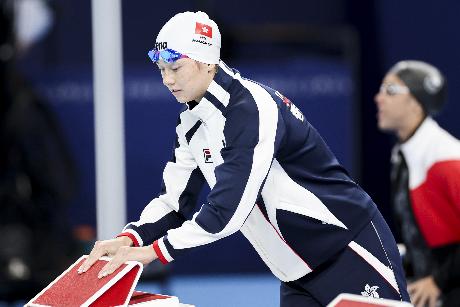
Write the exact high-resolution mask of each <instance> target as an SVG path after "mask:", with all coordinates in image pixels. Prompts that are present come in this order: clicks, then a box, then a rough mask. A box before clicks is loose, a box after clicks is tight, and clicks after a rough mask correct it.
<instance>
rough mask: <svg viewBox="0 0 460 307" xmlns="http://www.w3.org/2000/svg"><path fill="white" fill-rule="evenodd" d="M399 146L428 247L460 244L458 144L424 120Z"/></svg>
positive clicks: (459, 161)
mask: <svg viewBox="0 0 460 307" xmlns="http://www.w3.org/2000/svg"><path fill="white" fill-rule="evenodd" d="M399 146H400V149H401V151H402V153H403V154H404V157H405V159H406V163H407V167H408V170H409V191H410V199H411V206H412V210H413V213H414V217H415V219H416V221H417V224H418V225H419V228H420V231H421V232H422V235H423V237H424V238H425V241H426V242H427V245H428V246H429V247H430V248H437V247H441V246H444V245H448V244H453V243H460V141H459V140H457V139H456V138H454V137H453V136H452V135H450V134H449V133H448V132H447V131H445V130H444V129H442V128H441V127H440V126H439V125H438V124H437V123H436V122H435V121H434V120H433V119H432V118H430V117H427V118H426V119H425V121H424V122H423V123H422V124H421V126H420V127H419V128H418V129H417V131H416V132H415V134H414V135H413V136H412V137H411V138H410V139H409V140H408V141H406V142H405V143H403V144H401V145H399Z"/></svg>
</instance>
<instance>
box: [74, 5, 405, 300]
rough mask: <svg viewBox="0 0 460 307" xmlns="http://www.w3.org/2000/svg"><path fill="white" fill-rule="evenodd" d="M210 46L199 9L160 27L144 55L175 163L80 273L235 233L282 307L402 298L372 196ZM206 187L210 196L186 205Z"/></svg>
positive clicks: (304, 125)
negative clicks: (170, 109)
mask: <svg viewBox="0 0 460 307" xmlns="http://www.w3.org/2000/svg"><path fill="white" fill-rule="evenodd" d="M220 47H221V35H220V31H219V28H218V27H217V25H216V23H215V22H214V21H213V20H211V19H210V18H209V17H208V15H207V14H206V13H203V12H196V13H193V12H185V13H180V14H177V15H176V16H174V17H172V18H171V19H170V20H169V21H168V22H167V23H166V24H165V25H164V26H163V28H162V29H161V31H160V33H159V34H158V36H157V39H156V43H155V45H154V49H153V50H151V51H150V52H149V56H150V58H151V60H152V61H153V62H154V63H155V64H154V65H155V66H156V67H157V68H158V69H159V71H160V73H161V76H162V78H163V83H164V85H165V86H166V87H167V88H168V90H169V91H170V92H171V93H172V95H173V96H174V97H175V98H176V100H177V101H179V102H180V103H182V104H183V108H182V111H181V112H180V114H179V119H178V122H177V127H176V133H177V137H176V140H175V141H176V142H175V148H174V157H173V158H172V159H171V161H169V162H168V163H167V164H166V167H165V170H164V173H163V179H164V180H163V182H164V185H163V189H162V192H161V193H160V195H159V196H158V197H157V198H155V199H153V200H152V201H151V202H150V203H149V204H148V205H147V206H146V207H145V209H144V211H143V212H142V214H141V216H140V219H139V221H136V222H132V223H129V224H128V225H127V226H126V227H125V228H124V229H123V231H122V233H121V234H120V235H119V236H118V238H116V239H111V240H105V241H99V242H96V244H95V246H94V248H93V250H92V251H91V253H90V255H89V257H88V258H87V260H86V261H85V262H84V263H83V264H82V265H81V267H80V268H79V273H80V274H82V273H84V272H86V271H87V270H88V269H90V267H91V265H92V264H94V263H95V261H97V259H99V257H101V256H103V255H110V256H113V258H112V260H111V261H110V262H109V263H107V265H106V266H104V267H103V268H102V269H101V271H99V272H98V276H99V278H104V277H106V276H107V275H109V274H111V273H113V272H114V271H115V270H116V268H118V267H119V266H120V265H121V264H122V263H123V262H125V261H127V260H138V261H141V262H142V263H144V264H147V263H150V262H152V261H153V260H155V259H159V260H160V261H161V262H162V263H164V264H166V263H169V262H171V261H173V260H176V259H178V258H180V257H181V256H182V257H185V255H186V254H187V253H188V252H190V251H193V250H195V249H197V248H199V247H200V246H203V245H205V244H212V243H213V242H215V241H217V240H220V239H223V238H225V237H227V236H230V235H232V234H234V233H235V232H237V231H241V232H242V234H243V235H244V236H245V237H246V238H247V239H248V240H249V242H250V243H251V244H252V245H253V247H254V248H255V250H256V251H257V252H258V253H259V255H260V256H261V258H262V260H263V261H264V262H265V263H266V265H267V266H268V267H269V268H270V270H271V271H272V272H273V274H274V275H275V276H276V277H278V278H279V279H280V280H281V287H280V300H281V302H280V304H281V306H282V307H288V306H291V307H292V306H325V305H327V304H328V303H330V302H331V301H332V300H333V299H334V298H335V297H336V296H337V295H339V294H340V293H344V292H345V293H354V294H358V295H363V296H366V297H374V298H378V297H380V298H388V299H394V300H398V301H408V300H409V296H408V294H407V290H406V281H405V278H404V274H403V268H402V263H401V259H400V257H399V254H398V250H397V247H396V242H395V240H394V238H393V235H392V233H391V231H390V229H389V228H388V226H387V224H386V223H385V220H384V219H383V217H382V215H381V214H380V212H379V211H378V209H377V206H376V205H375V204H374V202H373V201H372V199H371V198H370V197H369V195H367V194H366V193H365V192H364V191H363V190H362V189H361V187H360V186H359V185H358V184H356V183H355V182H354V181H353V180H352V178H350V176H349V175H348V173H347V171H346V170H345V169H344V168H343V166H341V165H340V163H339V162H338V161H337V159H336V157H335V156H334V154H333V153H332V152H331V151H330V150H329V148H328V146H327V145H326V144H325V142H324V141H323V139H322V138H321V136H320V135H319V133H318V132H317V131H316V130H315V128H313V126H312V125H311V124H310V123H309V122H308V121H307V119H306V118H305V116H304V115H303V114H302V112H301V111H300V110H299V109H298V108H297V107H296V106H295V105H294V104H293V103H292V102H291V101H290V100H289V99H288V98H286V97H285V96H283V95H282V94H281V93H280V92H278V91H276V90H274V89H271V88H269V87H267V86H265V85H262V84H260V83H257V82H254V81H251V80H249V79H246V78H244V77H243V76H242V75H241V74H240V73H239V72H238V71H237V70H235V69H232V68H230V67H228V66H227V65H226V64H225V63H224V62H223V61H222V60H221V59H220ZM205 182H207V183H208V184H209V186H210V187H211V192H210V193H209V194H208V197H207V201H206V203H204V204H203V205H202V206H199V208H197V209H196V208H195V203H196V199H197V196H198V195H199V193H200V190H201V187H202V185H203V184H204V183H205ZM190 213H193V218H192V219H190V220H187V219H185V216H188V215H191V214H190ZM238 252H239V251H238V250H235V257H240V255H239V254H238Z"/></svg>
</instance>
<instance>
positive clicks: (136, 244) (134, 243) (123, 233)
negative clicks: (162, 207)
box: [117, 232, 139, 247]
mask: <svg viewBox="0 0 460 307" xmlns="http://www.w3.org/2000/svg"><path fill="white" fill-rule="evenodd" d="M118 237H128V238H130V239H131V240H132V241H133V246H135V247H139V242H138V241H137V239H136V237H135V236H134V235H133V234H132V233H129V232H122V233H120V234H119V235H118V236H117V238H118Z"/></svg>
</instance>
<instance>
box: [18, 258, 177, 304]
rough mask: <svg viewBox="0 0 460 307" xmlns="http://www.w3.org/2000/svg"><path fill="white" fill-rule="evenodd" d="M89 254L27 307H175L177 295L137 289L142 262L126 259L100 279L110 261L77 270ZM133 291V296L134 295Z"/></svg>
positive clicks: (104, 260)
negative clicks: (99, 276)
mask: <svg viewBox="0 0 460 307" xmlns="http://www.w3.org/2000/svg"><path fill="white" fill-rule="evenodd" d="M87 257H88V256H86V255H85V256H82V257H81V258H80V259H78V260H77V261H76V262H75V263H74V264H73V265H71V266H70V267H69V268H68V269H67V270H66V271H64V272H63V273H62V274H61V275H60V276H59V277H57V278H56V279H55V280H54V281H52V282H51V283H50V284H49V285H48V286H47V287H46V288H45V289H43V290H42V291H41V292H40V293H38V294H37V295H36V296H35V297H34V298H33V299H31V300H30V301H29V302H28V303H27V304H26V306H30V307H45V306H46V307H48V306H66V307H73V306H85V307H89V306H91V307H99V306H100V307H102V306H131V304H133V306H139V307H141V306H142V307H144V306H155V307H176V306H179V299H178V298H177V297H174V296H165V295H154V294H149V293H145V292H134V288H135V287H136V284H137V282H138V280H139V277H140V275H141V273H142V269H143V266H142V264H141V263H140V262H136V261H127V262H126V263H124V264H123V265H121V266H120V267H119V268H118V269H117V270H116V271H115V272H114V273H113V274H110V275H109V276H106V277H104V278H101V279H99V278H98V277H97V275H98V273H99V271H100V270H101V269H102V268H103V267H104V265H105V264H106V263H107V262H108V261H109V260H110V258H108V257H103V258H101V259H99V260H98V261H97V262H96V263H95V264H94V265H93V266H92V267H91V268H90V269H89V270H88V271H87V272H85V273H83V274H78V273H77V270H78V268H79V267H80V265H81V264H82V263H83V261H84V260H85V259H86V258H87ZM133 293H134V295H133Z"/></svg>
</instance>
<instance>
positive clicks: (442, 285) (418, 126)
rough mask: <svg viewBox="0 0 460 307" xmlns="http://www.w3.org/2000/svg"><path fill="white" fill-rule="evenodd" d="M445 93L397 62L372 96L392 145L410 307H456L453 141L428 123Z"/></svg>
mask: <svg viewBox="0 0 460 307" xmlns="http://www.w3.org/2000/svg"><path fill="white" fill-rule="evenodd" d="M446 94H447V85H446V80H445V78H444V76H443V75H442V73H441V72H440V71H439V70H438V69H437V68H435V67H434V66H432V65H430V64H428V63H425V62H421V61H401V62H399V63H397V64H396V65H394V66H393V67H392V68H391V69H390V70H389V72H388V73H387V74H386V76H385V78H384V79H383V82H382V85H381V87H380V91H379V92H378V93H377V95H376V96H375V102H376V104H377V109H378V114H377V118H378V127H379V129H380V130H382V131H386V132H390V133H393V134H395V135H396V137H397V139H398V141H397V143H396V145H395V146H394V148H393V152H392V157H391V162H392V172H391V183H392V205H393V209H394V213H395V217H396V224H397V225H396V226H397V227H398V228H399V230H400V234H401V238H402V241H403V242H404V244H405V247H406V255H405V257H404V258H405V263H407V266H406V273H407V276H408V278H409V279H410V280H411V282H410V283H409V286H408V290H409V294H410V296H411V299H412V303H413V304H415V305H416V306H430V307H434V306H436V304H437V301H440V302H442V306H445V307H448V306H449V307H450V306H452V307H453V306H460V141H459V140H457V139H456V138H455V137H453V136H452V135H450V134H449V133H448V132H447V131H446V130H444V129H442V128H441V127H440V126H439V125H438V124H437V122H436V121H435V120H434V119H433V117H432V116H433V115H435V114H436V113H438V112H439V111H440V110H441V109H442V107H443V105H444V103H445V101H446Z"/></svg>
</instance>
